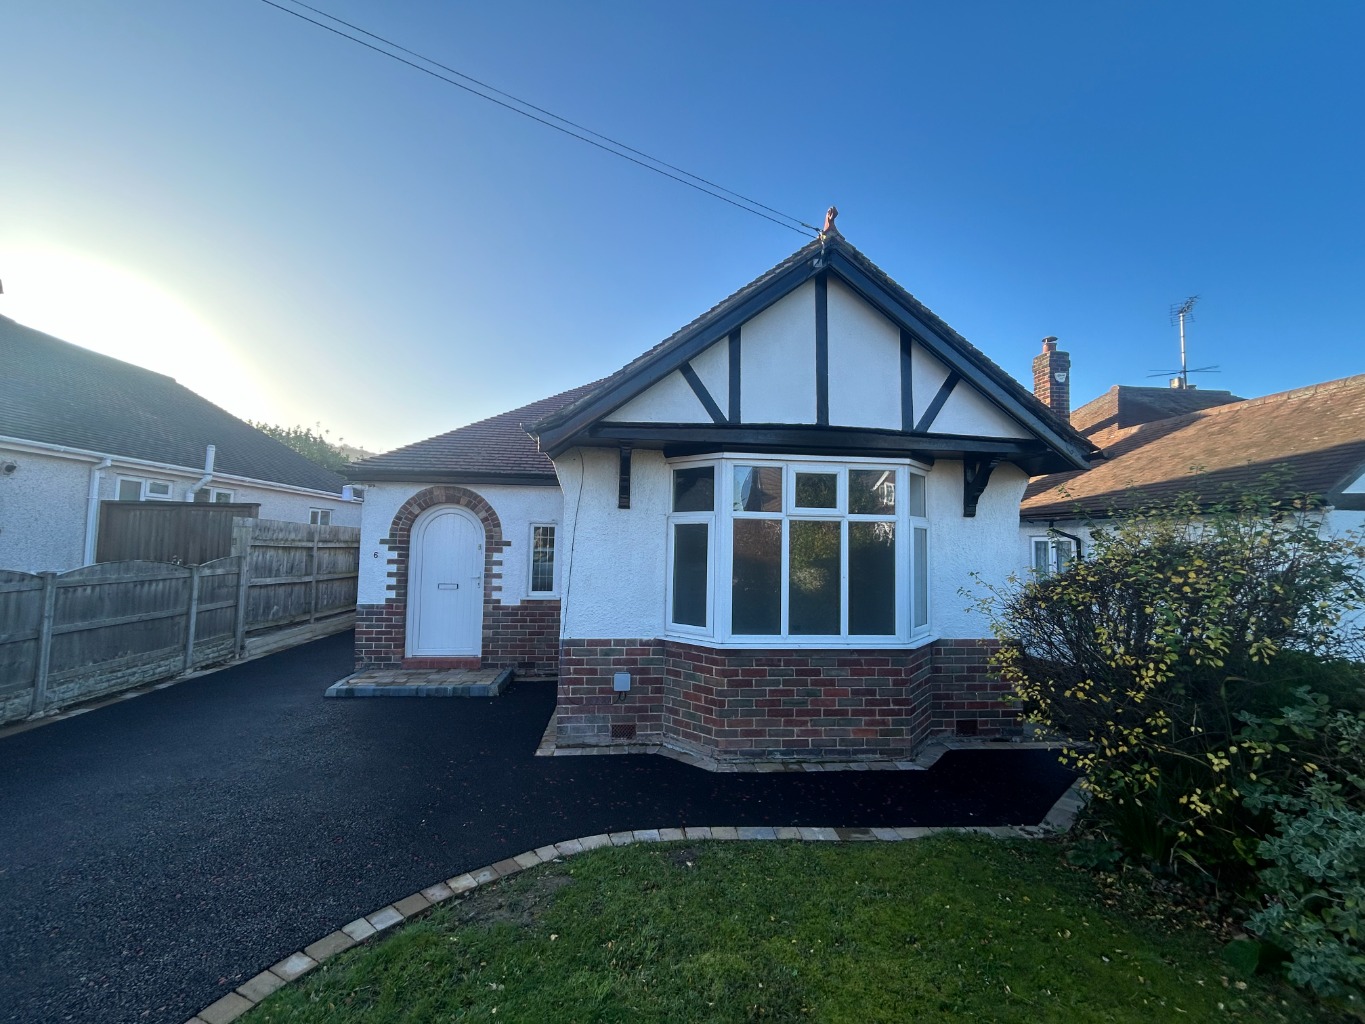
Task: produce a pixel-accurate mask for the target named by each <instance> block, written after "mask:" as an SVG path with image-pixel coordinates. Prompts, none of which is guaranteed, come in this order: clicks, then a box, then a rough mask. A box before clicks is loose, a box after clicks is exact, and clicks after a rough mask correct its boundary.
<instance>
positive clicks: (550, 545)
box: [531, 526, 555, 594]
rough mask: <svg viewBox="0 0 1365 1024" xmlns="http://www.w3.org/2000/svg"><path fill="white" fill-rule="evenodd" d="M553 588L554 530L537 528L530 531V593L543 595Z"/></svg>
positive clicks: (551, 528)
mask: <svg viewBox="0 0 1365 1024" xmlns="http://www.w3.org/2000/svg"><path fill="white" fill-rule="evenodd" d="M554 588H555V528H554V527H553V526H537V527H535V528H534V529H533V530H532V531H531V592H532V593H536V594H545V593H549V592H550V591H552V590H554Z"/></svg>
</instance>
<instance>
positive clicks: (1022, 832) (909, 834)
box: [185, 779, 1086, 1024]
mask: <svg viewBox="0 0 1365 1024" xmlns="http://www.w3.org/2000/svg"><path fill="white" fill-rule="evenodd" d="M1085 803H1086V797H1085V794H1084V792H1083V790H1082V789H1081V780H1080V779H1077V780H1076V781H1075V782H1073V783H1072V784H1071V786H1070V787H1069V788H1068V789H1067V790H1066V792H1065V793H1063V794H1062V795H1061V796H1060V797H1059V798H1058V799H1057V802H1056V803H1055V804H1053V805H1052V809H1051V810H1050V811H1048V813H1047V816H1046V817H1045V818H1044V819H1043V820H1042V822H1041V823H1040V824H1038V825H965V826H946V827H935V826H922V825H916V826H910V827H903V828H823V827H808V826H804V825H803V826H773V825H762V826H742V825H741V826H734V825H714V826H709V827H706V826H703V827H700V828H698V827H687V828H651V829H635V830H633V831H629V832H612V833H602V834H599V835H595V836H584V837H581V838H578V839H568V840H565V841H564V842H560V843H552V844H550V845H548V846H542V847H539V848H538V849H535V850H528V851H526V852H525V853H519V854H517V855H516V856H515V857H508V858H507V859H505V860H500V861H498V862H497V863H495V864H489V865H487V866H485V867H481V868H476V869H475V870H473V871H467V872H464V873H463V874H459V875H455V876H454V877H453V878H447V879H446V880H445V881H443V882H437V883H435V884H434V885H429V886H427V887H426V888H425V889H422V890H421V891H420V892H415V893H413V894H412V895H411V896H405V897H404V898H403V899H400V900H395V901H394V902H393V903H390V904H389V905H388V906H385V907H381V908H379V909H378V910H376V911H374V912H373V913H371V914H366V915H365V916H364V917H358V918H356V919H355V920H354V921H352V922H351V923H350V924H346V925H343V926H342V927H341V928H339V929H338V930H337V931H334V932H332V933H330V934H329V935H324V936H323V937H322V938H320V939H318V940H317V941H316V942H314V943H312V944H310V945H307V946H305V947H303V949H301V950H298V951H297V952H295V953H291V954H290V955H289V956H287V957H285V958H284V959H283V960H281V961H280V962H279V963H277V964H274V965H272V966H270V967H268V968H266V969H265V970H264V971H261V972H260V973H259V974H257V975H256V976H255V977H252V978H249V979H248V980H247V981H245V982H243V983H242V984H241V985H238V986H237V988H236V989H235V990H234V991H232V992H229V993H228V994H227V995H225V996H223V997H222V998H221V999H218V1000H217V1001H215V1002H213V1003H211V1004H210V1005H208V1006H206V1007H205V1008H204V1009H202V1010H200V1011H199V1013H198V1014H196V1015H195V1016H193V1017H191V1018H190V1019H189V1020H188V1021H186V1022H185V1024H230V1022H231V1021H234V1020H236V1019H237V1018H238V1017H240V1016H242V1014H244V1013H246V1012H247V1011H248V1010H250V1009H251V1008H252V1007H254V1006H255V1005H256V1004H257V1003H259V1002H261V1001H262V1000H263V999H265V998H266V996H268V995H270V994H271V993H272V992H274V991H275V990H276V989H278V988H280V987H281V986H283V985H286V984H288V983H289V982H291V981H295V980H297V979H298V978H301V977H303V975H305V974H307V973H308V972H309V971H311V970H312V969H313V968H314V967H317V966H318V965H319V964H321V963H323V962H324V961H326V960H329V959H331V958H332V957H334V956H336V955H337V954H338V953H342V952H345V951H346V950H348V949H351V948H352V947H354V946H358V945H361V944H362V943H365V942H368V941H369V940H370V939H372V938H374V937H375V936H377V935H380V934H382V933H384V932H386V931H388V930H389V929H390V928H393V927H394V926H395V925H398V924H401V923H402V922H404V921H410V920H413V919H414V918H418V917H421V916H423V915H424V914H426V913H427V912H428V911H429V910H431V908H432V907H434V906H436V905H437V904H439V903H443V902H445V901H446V900H449V899H452V898H454V897H456V896H463V895H464V894H466V893H469V892H472V891H474V890H475V889H477V888H479V887H480V886H484V885H488V884H490V883H492V882H496V881H497V880H498V879H500V878H507V877H510V876H511V875H515V874H517V873H518V872H521V871H525V870H526V869H527V868H533V867H536V866H537V865H540V864H550V863H553V862H554V861H558V860H562V859H564V858H565V857H572V856H573V855H575V854H578V853H584V852H586V851H588V850H596V849H598V848H600V847H604V846H629V845H631V844H632V843H672V842H680V841H684V840H706V839H711V840H745V841H752V840H801V841H805V842H844V843H852V842H888V843H897V842H903V841H905V840H910V839H923V838H924V837H926V836H930V835H933V834H935V833H937V832H975V833H980V834H983V835H989V836H995V837H997V838H1001V839H1042V838H1046V837H1048V836H1052V835H1059V834H1061V833H1063V832H1066V831H1067V830H1068V829H1070V828H1071V826H1072V824H1073V823H1074V822H1075V820H1076V815H1077V814H1078V813H1079V812H1080V809H1081V808H1082V807H1084V806H1085Z"/></svg>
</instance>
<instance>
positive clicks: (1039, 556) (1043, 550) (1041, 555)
mask: <svg viewBox="0 0 1365 1024" xmlns="http://www.w3.org/2000/svg"><path fill="white" fill-rule="evenodd" d="M1033 568H1034V569H1035V570H1036V571H1037V572H1039V573H1045V572H1047V571H1048V568H1049V566H1048V543H1047V541H1045V540H1035V541H1034V542H1033Z"/></svg>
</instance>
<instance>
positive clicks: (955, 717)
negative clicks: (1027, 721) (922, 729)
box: [929, 640, 1020, 736]
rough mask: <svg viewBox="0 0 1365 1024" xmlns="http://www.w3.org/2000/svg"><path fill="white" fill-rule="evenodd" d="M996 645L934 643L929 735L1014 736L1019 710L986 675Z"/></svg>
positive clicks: (1004, 689)
mask: <svg viewBox="0 0 1365 1024" xmlns="http://www.w3.org/2000/svg"><path fill="white" fill-rule="evenodd" d="M999 646H1000V645H999V643H998V642H997V641H995V640H939V641H937V642H936V643H935V644H934V645H933V650H934V666H933V677H932V679H933V682H932V686H933V701H932V703H931V705H930V707H931V722H930V727H929V728H930V733H931V734H933V735H948V736H1011V735H1017V734H1018V732H1019V729H1020V726H1019V706H1018V705H1017V704H1015V703H1013V702H1012V701H1007V700H1005V699H1004V698H1005V695H1006V694H1008V693H1009V692H1010V686H1009V684H1008V683H1003V682H1001V681H1000V680H999V679H996V678H995V677H994V676H993V675H992V674H991V669H990V658H991V655H992V654H994V653H995V652H996V650H998V649H999Z"/></svg>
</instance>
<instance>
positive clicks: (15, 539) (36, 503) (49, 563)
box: [0, 446, 108, 572]
mask: <svg viewBox="0 0 1365 1024" xmlns="http://www.w3.org/2000/svg"><path fill="white" fill-rule="evenodd" d="M11 462H12V463H14V465H15V467H16V468H15V470H14V472H13V473H10V474H8V475H0V569H13V570H15V571H16V572H66V571H67V570H68V569H75V568H77V567H79V566H80V565H82V564H83V563H84V560H83V558H82V555H83V553H84V550H85V515H86V503H87V501H88V498H89V494H90V490H89V488H90V468H91V467H92V466H93V465H94V464H95V463H94V462H93V461H77V460H75V459H59V458H52V457H49V456H45V455H34V454H32V453H29V452H23V451H14V450H10V449H6V448H4V447H2V446H0V464H2V463H11ZM106 472H108V471H107V470H106Z"/></svg>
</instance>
